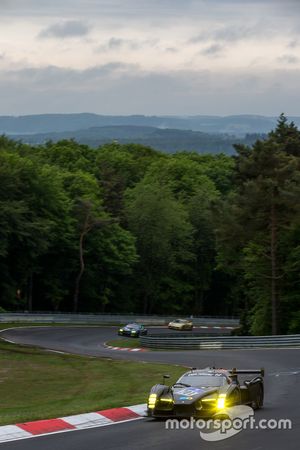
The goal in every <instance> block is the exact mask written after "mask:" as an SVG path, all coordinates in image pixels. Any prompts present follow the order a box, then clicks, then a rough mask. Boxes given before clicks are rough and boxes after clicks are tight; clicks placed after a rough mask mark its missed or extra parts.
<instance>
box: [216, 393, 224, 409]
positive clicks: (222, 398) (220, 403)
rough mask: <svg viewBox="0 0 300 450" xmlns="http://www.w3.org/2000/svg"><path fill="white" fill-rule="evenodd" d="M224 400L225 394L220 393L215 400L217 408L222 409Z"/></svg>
mask: <svg viewBox="0 0 300 450" xmlns="http://www.w3.org/2000/svg"><path fill="white" fill-rule="evenodd" d="M225 400H226V395H225V394H220V395H219V397H218V400H217V408H218V409H224V408H225Z"/></svg>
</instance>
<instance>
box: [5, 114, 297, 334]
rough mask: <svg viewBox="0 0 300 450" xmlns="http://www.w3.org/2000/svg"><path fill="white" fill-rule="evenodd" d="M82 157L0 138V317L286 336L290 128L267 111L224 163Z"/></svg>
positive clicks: (149, 153)
mask: <svg viewBox="0 0 300 450" xmlns="http://www.w3.org/2000/svg"><path fill="white" fill-rule="evenodd" d="M257 137H259V136H257ZM245 142H247V143H248V142H249V143H250V145H251V140H247V139H246V140H245ZM98 144H99V143H98ZM95 147H97V148H90V147H88V146H87V145H82V144H79V143H77V142H75V141H73V140H61V141H59V142H55V143H54V142H51V141H48V142H46V143H45V144H43V145H39V146H37V147H32V146H30V145H25V144H22V143H21V142H16V141H12V140H10V139H8V138H6V137H5V136H2V137H0V304H1V306H0V307H1V308H4V309H5V310H12V311H13V310H27V309H29V310H31V309H33V310H41V311H43V310H44V311H45V310H56V311H58V310H61V311H70V310H74V311H90V312H93V311H107V312H126V313H130V312H145V313H150V312H151V313H166V314H178V315H193V314H198V315H199V314H207V315H218V314H220V315H230V314H233V315H239V316H240V317H241V322H242V327H241V332H242V333H253V334H268V333H271V332H273V333H277V332H280V333H287V332H298V331H299V309H300V306H299V303H300V293H299V289H300V285H299V274H300V204H299V198H300V132H299V131H298V129H297V127H296V126H295V125H294V124H293V123H291V124H289V123H288V122H287V120H286V118H285V117H284V115H281V116H280V118H279V121H278V126H277V128H276V129H275V130H274V131H272V132H271V133H270V134H269V135H268V136H267V137H266V139H264V140H257V141H256V142H255V143H254V144H253V145H252V146H251V147H250V146H248V145H237V146H236V156H226V155H224V154H217V155H216V154H198V153H196V152H187V151H181V152H179V153H173V154H166V153H161V152H159V151H155V150H153V149H152V148H150V147H147V146H143V145H140V144H125V145H124V144H120V143H119V142H116V141H114V142H112V143H110V144H105V145H103V146H100V147H99V145H97V146H95Z"/></svg>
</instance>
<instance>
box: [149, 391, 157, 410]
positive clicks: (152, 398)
mask: <svg viewBox="0 0 300 450" xmlns="http://www.w3.org/2000/svg"><path fill="white" fill-rule="evenodd" d="M156 398H157V395H156V394H150V395H149V399H148V408H149V409H153V408H154V407H155V403H156Z"/></svg>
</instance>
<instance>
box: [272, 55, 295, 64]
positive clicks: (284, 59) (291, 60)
mask: <svg viewBox="0 0 300 450" xmlns="http://www.w3.org/2000/svg"><path fill="white" fill-rule="evenodd" d="M277 61H278V62H280V63H282V64H297V63H298V62H299V61H300V59H299V58H298V57H297V56H295V55H282V56H280V57H279V58H277Z"/></svg>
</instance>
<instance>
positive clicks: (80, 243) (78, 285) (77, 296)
mask: <svg viewBox="0 0 300 450" xmlns="http://www.w3.org/2000/svg"><path fill="white" fill-rule="evenodd" d="M85 234H86V232H85V231H83V232H82V233H81V234H80V239H79V260H80V270H79V273H78V275H77V277H76V281H75V291H74V298H73V312H74V313H76V312H77V311H78V299H79V287H80V281H81V278H82V275H83V273H84V268H85V266H84V258H83V240H84V236H85Z"/></svg>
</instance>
